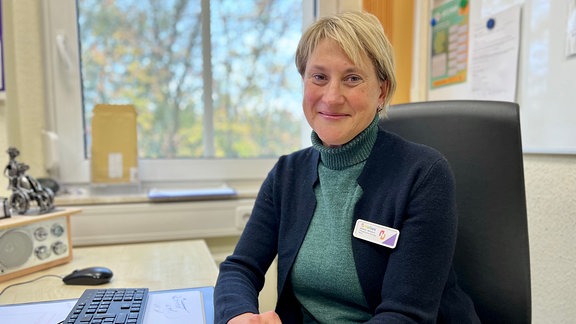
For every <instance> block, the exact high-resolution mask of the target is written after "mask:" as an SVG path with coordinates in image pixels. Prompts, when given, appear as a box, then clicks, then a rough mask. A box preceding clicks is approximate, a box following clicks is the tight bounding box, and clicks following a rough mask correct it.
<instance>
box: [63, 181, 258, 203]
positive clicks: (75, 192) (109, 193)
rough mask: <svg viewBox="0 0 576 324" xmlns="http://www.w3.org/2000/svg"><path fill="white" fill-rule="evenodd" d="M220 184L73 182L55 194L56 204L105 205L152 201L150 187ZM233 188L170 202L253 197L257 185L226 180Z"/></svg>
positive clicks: (189, 186) (255, 193)
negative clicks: (227, 192) (228, 194)
mask: <svg viewBox="0 0 576 324" xmlns="http://www.w3.org/2000/svg"><path fill="white" fill-rule="evenodd" d="M222 186H223V185H222V184H219V185H218V184H194V185H189V184H188V185H187V184H183V183H164V184H154V185H153V186H152V185H141V186H137V185H134V186H110V187H94V186H90V185H82V186H73V187H69V188H66V190H64V193H62V194H59V195H57V196H56V198H55V205H56V206H79V205H107V204H132V203H152V202H153V201H151V199H149V197H148V191H149V190H151V189H153V188H156V189H158V188H161V189H165V190H167V189H208V188H217V187H222ZM226 186H227V187H230V188H233V189H234V190H235V191H236V195H235V196H233V197H193V198H191V197H182V198H181V199H171V202H185V201H186V202H191V201H207V200H211V201H214V200H230V199H254V198H256V195H257V193H258V189H259V188H260V182H258V181H234V182H229V183H227V184H226Z"/></svg>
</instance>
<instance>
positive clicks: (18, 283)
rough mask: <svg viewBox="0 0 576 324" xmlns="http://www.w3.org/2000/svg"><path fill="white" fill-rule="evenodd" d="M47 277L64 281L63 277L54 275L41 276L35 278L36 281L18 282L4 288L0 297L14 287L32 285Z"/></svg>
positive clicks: (0, 292)
mask: <svg viewBox="0 0 576 324" xmlns="http://www.w3.org/2000/svg"><path fill="white" fill-rule="evenodd" d="M46 277H56V278H59V279H62V276H58V275H53V274H48V275H43V276H40V277H38V278H34V279H32V280H28V281H23V282H17V283H14V284H11V285H8V286H6V287H4V289H2V291H0V296H2V294H3V293H4V292H5V291H6V290H7V289H8V288H12V287H14V286H19V285H24V284H29V283H32V282H34V281H36V280H40V279H42V278H46Z"/></svg>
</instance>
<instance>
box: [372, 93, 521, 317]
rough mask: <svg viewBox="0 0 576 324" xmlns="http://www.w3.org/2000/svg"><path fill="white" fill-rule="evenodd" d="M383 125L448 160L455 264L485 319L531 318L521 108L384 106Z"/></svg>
mask: <svg viewBox="0 0 576 324" xmlns="http://www.w3.org/2000/svg"><path fill="white" fill-rule="evenodd" d="M380 123H381V124H382V125H383V126H384V128H385V129H387V130H389V131H391V132H393V133H396V134H398V135H400V136H402V137H404V138H405V139H408V140H410V141H413V142H417V143H422V144H425V145H428V146H431V147H433V148H435V149H437V150H438V151H440V152H441V153H443V154H444V156H445V157H446V158H447V159H448V161H449V163H450V165H451V167H452V170H453V172H454V176H455V179H456V201H457V204H458V240H457V245H456V253H455V258H454V267H455V269H456V273H457V276H458V280H459V283H460V285H461V287H462V289H463V290H464V291H466V292H467V293H468V294H469V295H470V296H471V297H472V299H473V301H474V303H475V306H476V310H477V312H478V315H479V316H480V319H481V320H482V322H483V323H491V324H492V323H508V324H510V323H530V322H531V286H530V255H529V246H528V225H527V215H526V197H525V189H524V168H523V157H522V144H521V137H520V120H519V107H518V105H517V104H515V103H510V102H491V101H470V100H455V101H431V102H418V103H409V104H399V105H394V106H391V107H389V110H388V116H387V117H383V118H382V119H381V120H380Z"/></svg>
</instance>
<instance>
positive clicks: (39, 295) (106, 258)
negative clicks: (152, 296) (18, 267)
mask: <svg viewBox="0 0 576 324" xmlns="http://www.w3.org/2000/svg"><path fill="white" fill-rule="evenodd" d="M91 266H104V267H107V268H110V269H111V270H112V271H113V272H114V276H113V278H112V281H110V282H109V283H107V284H103V285H98V286H68V285H65V284H64V283H63V282H62V280H61V279H58V278H55V277H47V278H43V279H40V280H38V281H35V282H32V283H29V284H24V285H19V286H14V287H10V288H9V289H8V290H6V291H5V292H4V294H3V295H0V304H15V303H28V302H38V301H46V300H55V299H69V298H74V299H76V298H78V297H80V295H81V294H82V293H83V292H84V290H85V289H88V288H115V287H124V288H136V287H147V288H149V289H150V291H155V290H166V289H180V288H190V287H203V286H214V284H215V283H216V277H217V276H218V268H217V267H216V263H215V262H214V259H213V258H212V255H211V254H210V251H209V250H208V247H207V246H206V243H205V242H204V241H203V240H186V241H169V242H154V243H139V244H121V245H104V246H94V247H77V248H74V249H73V259H72V261H71V262H69V263H66V264H63V265H59V266H56V267H53V268H49V269H46V270H42V271H38V272H34V273H31V274H29V275H26V276H22V277H18V278H14V279H11V280H8V281H5V282H2V283H0V290H2V289H4V287H7V286H9V285H11V284H14V283H20V282H24V281H28V280H32V279H35V278H38V277H40V276H42V275H46V274H54V275H59V276H65V275H67V274H69V273H71V272H72V271H74V270H76V269H81V268H86V267H91Z"/></svg>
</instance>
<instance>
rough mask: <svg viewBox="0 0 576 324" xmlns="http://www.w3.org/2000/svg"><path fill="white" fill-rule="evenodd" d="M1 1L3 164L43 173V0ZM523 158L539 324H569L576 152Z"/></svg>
mask: <svg viewBox="0 0 576 324" xmlns="http://www.w3.org/2000/svg"><path fill="white" fill-rule="evenodd" d="M2 5H3V21H4V26H3V32H4V33H5V35H4V36H5V38H4V40H5V42H6V43H5V44H4V45H5V59H6V61H5V66H7V67H10V68H8V69H7V72H8V73H9V74H10V75H7V79H6V83H7V85H6V86H7V97H8V99H7V101H6V102H5V103H2V102H0V166H2V167H3V165H2V164H1V163H4V162H3V161H6V162H7V155H6V156H5V155H4V152H5V151H6V149H7V147H8V145H14V144H18V145H20V144H22V145H24V146H25V148H26V149H25V150H24V152H25V153H24V154H23V160H25V161H27V163H29V164H31V170H36V171H38V172H39V170H41V167H42V160H43V155H42V146H41V142H40V140H39V138H40V135H41V131H42V127H43V115H44V113H43V109H44V107H43V101H44V84H43V72H42V69H41V66H42V56H41V53H40V47H41V44H42V43H41V38H40V35H41V33H40V24H39V23H40V21H39V19H40V15H39V10H40V8H39V7H40V1H37V0H3V1H2ZM16 74H17V75H16ZM8 112H10V114H8ZM8 115H10V116H8ZM14 119H16V121H17V123H14V122H13V120H14ZM524 162H525V177H526V192H527V199H528V218H529V226H530V245H531V260H532V298H533V319H534V320H533V322H534V323H571V322H573V321H574V318H576V307H573V304H574V301H575V300H576V273H575V272H576V266H575V264H576V260H575V259H576V243H575V241H574V239H573V238H572V237H573V232H574V230H575V229H576V226H575V222H576V217H575V216H576V215H575V213H574V210H576V156H574V155H567V156H555V155H526V156H525V161H524ZM33 175H35V174H33ZM0 181H1V180H0ZM5 187H6V186H5V185H2V183H1V182H0V196H3V195H5V194H6V191H5ZM232 242H233V240H232ZM209 243H212V248H216V249H218V248H219V247H221V246H226V245H227V244H222V242H219V241H218V240H217V239H210V240H209ZM228 245H229V242H228Z"/></svg>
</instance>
